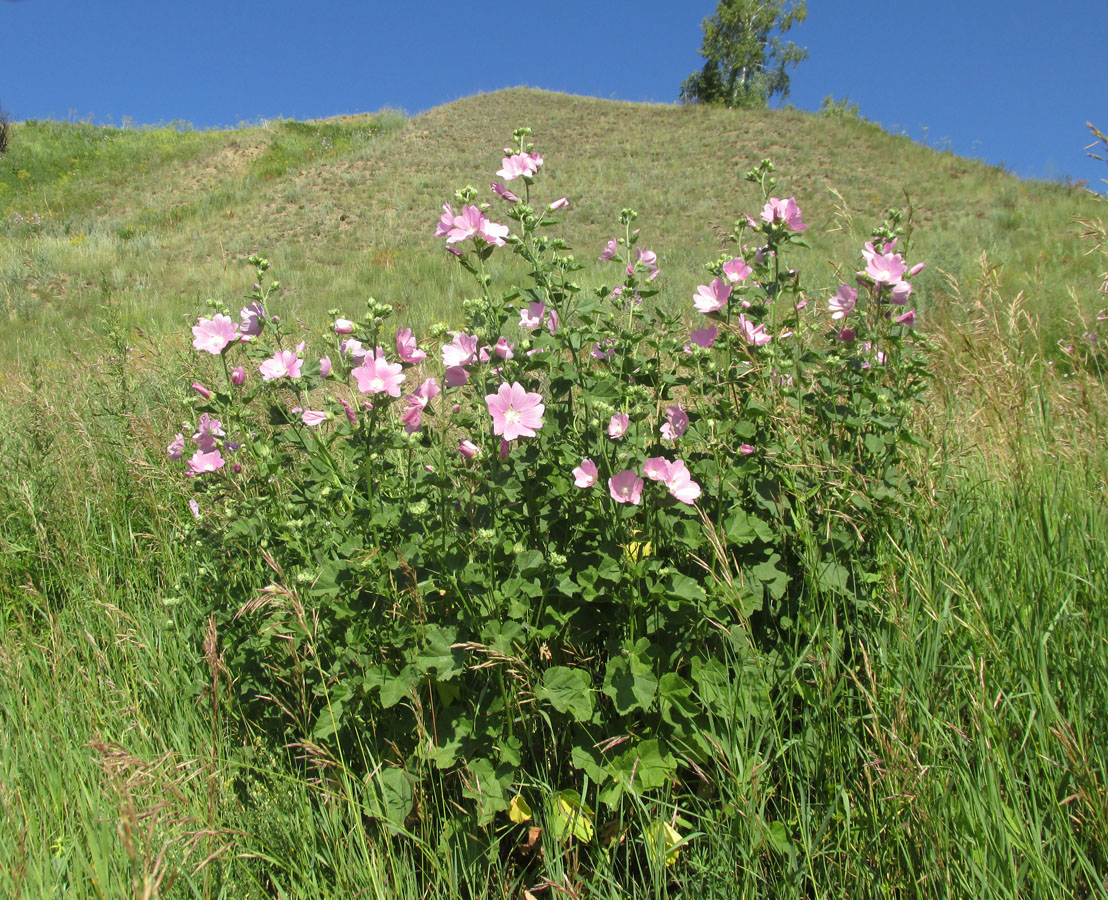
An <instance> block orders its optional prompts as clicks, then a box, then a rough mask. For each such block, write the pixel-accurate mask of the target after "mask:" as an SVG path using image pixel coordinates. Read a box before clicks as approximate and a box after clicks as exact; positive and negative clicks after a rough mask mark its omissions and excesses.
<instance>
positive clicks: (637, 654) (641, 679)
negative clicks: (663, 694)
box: [601, 638, 658, 715]
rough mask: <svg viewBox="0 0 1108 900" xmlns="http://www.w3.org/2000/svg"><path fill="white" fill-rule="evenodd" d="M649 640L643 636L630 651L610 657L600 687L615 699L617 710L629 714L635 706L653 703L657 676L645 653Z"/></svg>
mask: <svg viewBox="0 0 1108 900" xmlns="http://www.w3.org/2000/svg"><path fill="white" fill-rule="evenodd" d="M649 647H650V641H649V640H648V639H646V638H642V639H641V640H640V641H639V642H638V644H636V645H635V647H634V648H633V649H631V650H628V649H625V650H624V652H623V655H621V656H616V657H613V658H612V659H610V660H608V665H607V667H606V670H605V673H604V686H603V688H602V689H601V690H603V692H604V693H605V694H606V695H607V696H608V697H610V698H611V699H612V703H613V704H614V705H615V708H616V711H617V712H619V713H620V715H626V714H627V713H629V712H631V711H632V710H635V709H642V710H647V709H649V708H650V705H651V703H653V702H654V695H655V693H656V692H657V690H658V679H657V677H656V676H655V675H654V671H653V666H652V665H651V662H650V660H649V659H647V658H646V656H645V651H646V650H647V649H648V648H649Z"/></svg>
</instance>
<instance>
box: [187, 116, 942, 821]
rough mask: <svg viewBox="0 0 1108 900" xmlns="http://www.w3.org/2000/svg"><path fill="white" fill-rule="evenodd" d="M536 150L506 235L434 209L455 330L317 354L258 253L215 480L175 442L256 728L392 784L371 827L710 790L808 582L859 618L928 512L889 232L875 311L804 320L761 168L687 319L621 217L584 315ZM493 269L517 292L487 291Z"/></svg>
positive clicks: (215, 417)
mask: <svg viewBox="0 0 1108 900" xmlns="http://www.w3.org/2000/svg"><path fill="white" fill-rule="evenodd" d="M528 135H529V132H528V131H527V130H526V129H521V130H519V131H517V132H516V134H515V140H516V145H515V146H514V147H512V148H508V149H507V150H505V153H504V157H503V159H502V166H501V169H500V170H499V171H497V173H496V174H497V175H498V176H499V177H500V178H501V179H503V182H495V183H493V184H492V185H491V192H492V197H494V198H496V199H495V201H493V202H495V203H498V204H501V205H499V206H498V209H500V210H501V212H500V214H496V213H494V212H493V211H492V208H491V206H490V204H487V203H481V202H479V201H480V198H479V197H478V195H477V192H476V191H474V190H473V189H471V188H467V189H466V190H463V191H459V192H458V193H457V194H456V195H455V197H454V198H453V204H445V205H444V206H443V213H442V216H441V219H440V221H439V223H438V227H437V228H436V230H435V234H436V236H437V237H438V238H440V239H443V246H444V249H445V250H446V251H448V252H449V253H450V254H451V257H450V258H451V259H453V260H454V261H455V263H456V264H458V265H461V266H462V267H463V268H464V269H465V270H466V271H467V272H469V273H470V275H471V276H472V277H473V279H474V282H475V285H476V288H477V297H476V298H475V299H472V300H469V301H466V303H465V310H464V311H465V322H464V323H463V324H462V325H461V326H459V327H458V328H455V329H453V330H448V329H447V327H446V326H436V327H433V328H432V329H431V330H430V332H429V333H428V334H426V335H422V336H419V335H416V334H414V333H413V331H412V330H411V329H410V328H408V327H403V326H402V327H400V328H398V329H396V330H395V331H394V330H393V326H392V325H391V324H387V323H388V322H389V319H390V316H391V313H392V310H391V307H389V306H388V305H387V304H383V303H379V302H377V301H376V300H370V301H369V303H368V309H367V312H366V314H365V315H364V316H363V317H362V318H361V319H360V320H355V319H352V318H347V317H345V316H344V315H340V311H339V310H335V311H333V315H334V316H335V318H334V321H333V324H332V326H331V329H330V331H331V332H332V333H331V334H330V335H329V337H328V338H327V339H326V344H327V345H326V346H325V347H317V348H316V349H314V350H313V352H311V353H309V352H308V345H309V343H313V345H314V341H312V340H310V339H309V338H307V337H305V336H302V335H299V334H298V335H295V336H293V335H290V334H289V332H288V331H287V330H286V328H285V326H284V324H283V323H282V321H281V318H280V317H279V316H278V315H275V314H274V311H275V310H276V308H277V303H278V300H277V296H278V292H279V287H280V286H279V284H278V283H277V282H269V283H268V286H267V287H264V288H263V287H262V284H264V283H266V282H267V281H268V279H269V275H268V268H269V264H268V262H267V261H266V260H264V259H262V258H260V257H253V258H252V259H251V262H252V264H253V265H254V266H255V267H256V269H257V283H256V284H255V286H254V290H253V292H252V293H251V295H250V297H249V298H248V299H249V303H248V305H247V306H246V307H244V308H243V310H242V313H241V317H240V323H239V324H236V323H235V322H234V320H233V318H232V317H231V316H230V315H229V314H228V311H226V310H219V311H217V312H216V313H215V314H214V315H212V316H211V317H210V318H209V317H202V318H200V319H199V321H198V324H197V326H196V327H195V328H194V329H193V333H194V336H195V340H194V346H195V347H196V349H197V350H198V351H199V352H200V353H201V354H204V355H203V356H202V357H201V359H202V360H210V359H211V357H219V359H220V362H221V363H222V372H219V371H218V369H217V371H216V372H215V373H214V376H215V377H214V378H213V379H208V380H205V381H203V382H200V381H198V382H197V383H195V384H194V385H193V387H194V393H193V398H194V402H195V409H196V413H197V414H198V416H199V424H198V425H197V431H196V434H195V435H194V437H193V440H194V442H195V443H196V450H195V453H194V454H192V455H191V456H189V453H188V448H187V446H186V444H187V442H186V440H185V438H184V433H185V432H184V431H182V433H181V434H178V435H177V436H176V437H174V439H173V441H172V442H171V443H170V445H169V454H170V456H171V457H172V458H174V459H178V460H185V459H186V458H187V464H186V465H187V469H186V470H185V474H186V475H188V476H190V477H191V478H192V479H193V484H194V485H195V496H194V498H193V500H194V502H195V507H194V511H195V514H196V516H197V520H196V525H195V527H196V539H197V540H199V541H200V542H201V544H202V546H203V547H204V548H205V552H206V553H207V555H208V557H209V561H208V564H207V565H206V566H205V568H204V571H203V573H202V577H201V578H200V579H198V581H197V583H196V585H195V589H196V590H197V591H200V592H202V594H203V595H204V597H206V598H207V601H208V603H209V605H210V608H211V610H212V613H213V615H214V616H215V618H216V620H217V623H218V625H219V629H220V633H221V635H222V640H223V641H224V644H225V647H226V648H227V651H228V656H229V665H230V666H231V669H232V671H233V673H234V676H235V679H236V681H235V685H236V690H237V694H238V697H239V698H240V700H241V701H242V704H243V708H244V709H245V710H246V714H247V716H248V717H249V719H250V721H251V723H252V724H253V725H254V726H261V727H263V728H265V729H266V730H267V731H268V732H269V733H270V734H272V736H273V737H274V739H275V740H278V741H282V742H287V741H288V740H289V739H290V738H294V739H296V740H301V741H303V740H311V741H312V742H314V743H316V744H319V745H323V746H326V747H330V748H332V751H333V752H336V753H340V752H341V755H342V758H343V759H345V760H346V761H347V763H348V764H361V763H364V765H365V767H366V769H367V770H374V771H377V772H378V773H379V779H380V783H381V785H382V804H383V805H382V810H383V812H382V815H383V816H384V815H386V813H387V814H388V815H389V816H391V817H393V818H399V819H403V818H404V817H405V816H407V815H408V814H409V813H410V812H411V808H412V804H413V793H412V785H413V784H415V785H416V786H418V785H420V784H423V783H424V782H425V780H426V779H428V778H432V777H434V778H440V779H445V781H446V783H447V784H448V785H449V787H448V790H450V791H452V792H453V796H456V797H457V798H458V800H459V802H468V803H469V804H470V805H471V808H472V810H473V815H474V816H475V817H476V819H477V821H478V822H481V823H484V822H489V821H491V820H492V819H493V818H494V817H495V816H496V815H497V814H499V813H501V812H505V811H507V810H508V809H509V806H510V804H511V800H512V797H513V796H514V795H516V794H518V793H519V792H520V791H524V790H527V786H528V785H532V784H534V783H536V782H541V783H545V784H553V785H564V786H565V790H564V791H561V792H559V793H558V794H556V795H553V796H551V797H548V798H546V801H547V804H548V808H549V810H552V811H553V812H551V813H550V814H551V815H552V816H555V814H556V812H557V810H564V809H565V808H567V806H566V805H567V804H569V806H570V807H572V809H573V810H574V814H575V815H577V816H581V817H585V818H588V819H589V820H590V821H591V818H592V817H593V816H595V815H598V813H593V812H592V807H590V806H589V805H588V803H587V801H586V799H585V798H583V797H582V796H581V795H580V794H576V793H573V792H570V791H569V788H570V786H571V785H573V784H579V783H580V782H581V778H582V776H583V775H584V776H587V783H589V784H591V785H592V789H593V790H594V791H595V800H597V801H599V805H600V808H609V807H614V806H616V805H618V804H619V802H620V801H621V798H622V797H624V796H625V795H627V794H632V795H636V796H637V795H640V794H642V793H643V792H649V791H655V790H658V789H662V788H669V787H672V786H674V785H680V784H685V783H691V782H692V781H694V780H696V779H704V778H707V779H710V778H712V777H714V775H713V772H714V771H715V769H714V766H715V765H716V764H719V765H720V766H721V767H723V768H721V769H720V770H721V771H722V770H723V769H724V768H725V767H726V766H727V765H729V764H731V763H733V762H734V760H729V759H728V758H727V757H728V754H729V753H731V752H732V751H731V750H728V749H727V747H726V746H724V745H723V744H721V742H720V741H719V740H717V739H715V738H714V737H713V727H714V726H713V722H718V721H721V720H726V719H729V718H734V717H735V716H740V717H750V716H757V715H758V714H759V709H763V710H764V704H765V703H767V702H769V696H770V693H769V686H770V685H771V683H772V682H773V679H774V677H775V676H774V671H775V666H776V665H777V663H776V662H775V660H779V659H780V657H779V656H778V655H776V654H775V653H774V652H773V651H774V642H775V640H776V639H777V638H776V636H777V635H779V634H780V633H781V631H782V630H783V629H788V628H790V627H791V628H800V627H802V626H803V621H804V616H805V615H811V614H813V612H812V610H811V609H807V608H805V606H804V598H805V590H806V588H809V587H812V586H818V587H819V588H821V589H826V590H831V591H834V592H836V594H837V595H841V596H842V597H843V598H844V610H847V611H849V612H852V613H857V612H858V610H859V609H861V608H863V607H864V606H865V602H866V593H865V584H866V583H867V582H866V579H867V578H869V577H870V576H872V575H873V572H874V567H875V563H874V560H875V548H876V547H878V546H879V545H880V541H881V539H882V536H883V534H884V533H885V531H886V530H887V529H889V528H890V527H892V525H893V523H894V522H895V510H896V508H897V504H899V503H901V502H903V499H904V497H905V496H906V494H907V492H908V491H910V487H911V485H910V479H909V477H908V476H909V475H910V473H909V472H908V470H907V467H906V466H905V456H904V447H905V445H906V443H908V442H910V440H911V439H912V437H911V431H910V415H911V411H912V407H913V404H914V403H915V402H916V401H917V400H918V399H919V397H920V394H921V391H922V390H923V387H924V385H925V384H926V368H925V366H924V365H923V362H922V360H921V358H920V357H919V356H918V355H916V354H914V353H913V352H912V351H911V347H912V344H913V341H914V337H913V331H912V326H913V324H914V321H915V313H914V312H911V313H909V312H901V309H902V308H903V307H904V306H905V305H906V302H907V300H908V299H909V297H910V296H911V294H912V284H911V281H910V279H911V277H912V276H913V275H914V274H915V273H916V272H918V270H919V267H918V266H917V267H915V268H913V269H909V268H908V266H907V263H906V262H905V260H904V256H903V252H904V249H905V243H906V242H905V240H904V235H903V229H901V228H900V224H899V219H898V218H896V217H895V216H894V217H893V218H892V219H891V221H890V222H887V223H885V224H884V225H883V226H881V228H879V229H878V230H877V231H876V232H875V235H874V241H873V242H872V243H870V244H867V245H866V248H865V249H864V250H863V251H862V257H861V262H860V263H858V265H859V266H864V267H862V268H859V269H858V274H857V276H856V278H855V280H854V285H842V286H837V287H836V288H833V289H830V290H829V291H827V292H819V291H817V292H816V293H814V294H811V295H810V294H808V293H805V292H804V291H803V290H802V289H801V279H800V274H799V272H798V271H796V270H793V269H791V268H788V267H787V266H786V265H785V264H784V259H785V256H786V254H787V253H789V252H791V251H792V250H793V249H794V248H797V247H803V246H804V244H803V242H802V240H801V238H800V234H801V233H802V232H803V231H804V230H805V229H806V228H807V227H808V226H807V225H805V223H804V222H803V218H802V213H801V210H800V208H799V207H798V205H797V202H796V200H795V198H790V199H788V200H780V199H778V198H775V197H770V196H769V192H770V190H772V189H773V188H774V186H775V181H774V179H773V178H772V176H771V173H772V171H773V170H772V166H770V165H769V164H768V163H762V165H761V166H760V167H758V168H757V169H755V170H753V171H752V172H750V173H748V176H747V177H748V179H750V180H751V181H753V182H755V183H758V184H760V185H761V186H762V188H763V190H764V191H765V194H766V205H765V208H764V209H763V210H762V213H761V216H760V217H759V218H758V219H755V218H754V217H752V216H747V217H743V218H741V219H740V220H739V221H738V222H736V224H735V226H734V229H733V231H732V234H731V238H732V239H733V241H734V242H735V245H736V250H735V252H733V253H729V254H724V255H722V256H721V257H720V258H719V259H718V260H715V261H713V262H711V263H709V264H708V266H707V273H708V276H707V277H706V281H708V282H709V283H708V284H704V285H700V286H699V287H697V288H696V290H695V293H694V292H693V291H692V289H691V287H690V288H689V291H688V299H687V300H685V299H683V300H682V303H681V305H682V307H683V309H682V310H681V311H679V312H673V311H667V309H666V308H665V307H664V306H663V305H662V304H660V303H657V302H656V301H655V298H656V297H658V294H659V287H658V285H660V284H662V283H663V281H664V279H662V278H661V277H660V276H661V275H662V271H663V270H662V260H661V257H660V255H659V254H658V253H657V252H655V251H653V250H649V249H646V248H645V247H642V246H640V233H639V231H638V230H637V229H636V228H635V227H634V222H635V220H636V214H635V213H634V211H632V210H624V211H623V212H622V214H621V216H620V219H619V222H620V233H619V234H618V235H617V236H616V237H614V238H612V239H611V240H610V241H609V242H608V243H607V245H606V246H605V248H604V249H603V250H602V252H600V253H599V261H600V262H601V263H602V264H604V265H606V266H609V267H610V269H609V270H610V271H611V272H612V274H613V276H615V278H614V280H615V281H616V282H617V283H616V284H614V285H612V286H611V287H604V288H601V289H599V290H597V291H595V292H593V293H589V292H586V291H584V290H582V289H581V287H580V286H579V284H578V283H577V282H576V281H575V278H574V275H575V273H576V272H577V271H579V270H580V269H581V268H582V264H581V263H580V262H578V260H577V259H576V257H575V256H574V255H573V254H572V253H571V252H570V248H569V246H568V245H567V243H566V242H565V241H564V240H563V239H561V238H558V237H555V236H552V229H553V228H554V226H556V225H557V224H558V219H557V217H556V214H559V213H562V212H564V211H566V210H567V209H569V210H572V208H573V201H572V199H568V200H567V199H566V198H564V197H563V198H558V199H557V200H554V201H552V202H550V203H546V204H541V203H538V204H536V203H535V202H534V201H533V200H532V196H531V194H532V189H533V187H534V186H535V184H536V183H537V180H538V178H539V173H540V171H541V167H542V166H543V159H542V156H541V155H540V154H538V153H537V152H536V151H535V149H534V147H533V146H532V145H531V144H529V143H528V142H527V137H528ZM505 182H507V183H508V184H510V185H511V188H509V187H508V186H506V184H505ZM455 209H460V212H457V213H456V212H455ZM495 218H503V219H506V220H507V221H508V222H509V223H511V224H501V223H498V222H496V221H493V220H494V219H495ZM505 253H515V254H517V255H518V256H519V257H520V258H521V259H522V260H523V261H524V262H525V263H526V264H527V266H528V269H529V271H530V276H529V281H528V283H527V284H525V285H507V286H506V287H505V289H504V290H502V291H501V292H499V293H497V292H494V290H493V284H494V281H495V275H494V274H493V273H492V272H490V265H491V264H493V263H495V261H496V260H497V259H498V258H499V256H500V255H502V254H505ZM828 293H829V294H831V296H830V298H828V297H827V294H828ZM232 366H233V367H232ZM220 377H221V378H222V380H221V381H220ZM217 382H218V383H219V386H218V387H216V384H217ZM416 384H418V385H419V386H418V387H413V385H416ZM736 660H738V661H739V663H740V664H741V671H742V679H743V687H742V694H743V696H744V698H745V699H744V701H743V708H742V709H741V710H736V709H735V708H734V704H733V694H731V693H729V692H728V691H727V690H725V689H724V687H723V686H724V685H725V684H727V683H728V681H729V679H731V678H733V677H734V675H733V673H732V672H731V671H729V669H728V661H730V662H732V663H733V662H735V661H736ZM355 760H357V761H359V762H357V763H355V762H354V761H355ZM382 773H383V774H382ZM555 818H556V816H555ZM564 831H565V834H566V835H569V836H572V835H577V839H580V840H584V839H585V838H583V837H582V832H581V831H580V830H579V829H575V828H569V829H568V830H564ZM589 834H590V835H591V834H592V829H591V826H590V829H589Z"/></svg>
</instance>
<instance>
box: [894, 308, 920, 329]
mask: <svg viewBox="0 0 1108 900" xmlns="http://www.w3.org/2000/svg"><path fill="white" fill-rule="evenodd" d="M893 321H894V322H896V324H897V325H903V326H905V327H906V328H911V327H913V326H914V325H915V324H916V311H915V310H914V309H910V310H908V312H906V313H904V314H903V315H899V316H897V317H896V318H895V319H893Z"/></svg>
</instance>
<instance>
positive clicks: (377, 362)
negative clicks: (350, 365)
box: [352, 356, 407, 397]
mask: <svg viewBox="0 0 1108 900" xmlns="http://www.w3.org/2000/svg"><path fill="white" fill-rule="evenodd" d="M402 368H403V367H402V366H401V365H400V363H390V362H389V361H388V360H386V359H384V358H381V357H374V358H373V359H370V358H369V357H368V356H367V357H366V358H365V359H364V360H362V364H361V365H360V366H358V368H356V369H354V371H353V372H352V374H353V376H354V380H355V381H357V382H358V390H359V391H361V392H362V393H363V394H388V395H389V396H390V397H399V396H400V382H402V381H403V380H404V379H405V378H406V377H407V376H406V375H404V374H403V372H402V371H401V369H402Z"/></svg>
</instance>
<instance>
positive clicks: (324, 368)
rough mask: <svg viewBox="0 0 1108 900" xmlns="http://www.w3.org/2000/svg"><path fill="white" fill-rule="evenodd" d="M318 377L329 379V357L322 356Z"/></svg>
mask: <svg viewBox="0 0 1108 900" xmlns="http://www.w3.org/2000/svg"><path fill="white" fill-rule="evenodd" d="M319 377H320V378H330V377H331V357H329V356H324V357H323V358H321V359H320V361H319Z"/></svg>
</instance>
